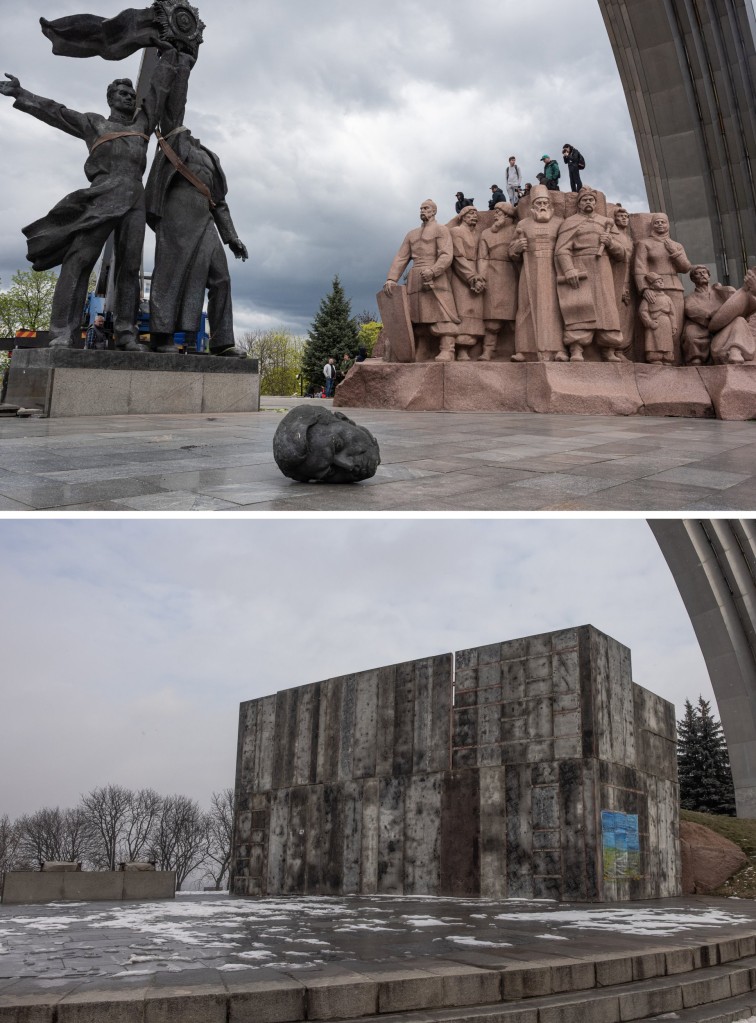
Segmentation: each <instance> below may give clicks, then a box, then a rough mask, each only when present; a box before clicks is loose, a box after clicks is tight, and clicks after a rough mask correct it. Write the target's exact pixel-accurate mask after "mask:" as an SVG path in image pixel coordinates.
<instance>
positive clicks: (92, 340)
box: [84, 313, 108, 352]
mask: <svg viewBox="0 0 756 1023" xmlns="http://www.w3.org/2000/svg"><path fill="white" fill-rule="evenodd" d="M84 347H85V348H91V349H93V350H96V351H100V352H101V351H104V350H105V349H106V348H107V347H108V337H107V334H106V333H105V317H104V316H103V315H102V313H98V314H97V316H95V318H94V323H93V324H92V325H91V327H90V328H89V330H88V331H87V337H86V340H85V341H84Z"/></svg>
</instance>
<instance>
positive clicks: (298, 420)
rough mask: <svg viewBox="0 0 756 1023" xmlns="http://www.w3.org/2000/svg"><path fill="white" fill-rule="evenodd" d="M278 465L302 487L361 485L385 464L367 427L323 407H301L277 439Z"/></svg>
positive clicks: (287, 419) (289, 417)
mask: <svg viewBox="0 0 756 1023" xmlns="http://www.w3.org/2000/svg"><path fill="white" fill-rule="evenodd" d="M273 457H274V459H275V461H276V465H277V466H278V468H279V469H280V470H281V472H282V473H283V474H284V476H288V477H289V479H292V480H296V481H297V482H298V483H310V482H320V483H358V482H359V481H360V480H366V479H370V477H371V476H375V473H376V470H377V468H378V466H379V465H380V464H381V453H380V451H379V450H378V442H377V441H376V439H375V437H374V436H373V435H372V433H370V431H369V430H366V429H365V427H364V426H358V425H357V423H353V422H352V420H351V419H347V417H346V416H345V415H343V414H342V413H341V412H331V411H330V410H329V409H327V408H324V407H323V406H322V405H316V404H313V405H298V406H297V407H296V408H293V409H292V410H291V412H289V414H288V415H287V416H285V417H284V419H282V420H281V422H280V423H279V425H278V429H277V430H276V433H275V436H274V438H273Z"/></svg>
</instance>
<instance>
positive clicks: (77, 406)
mask: <svg viewBox="0 0 756 1023" xmlns="http://www.w3.org/2000/svg"><path fill="white" fill-rule="evenodd" d="M6 402H7V403H8V404H9V405H19V406H21V407H23V408H36V409H39V410H40V411H41V412H42V414H43V415H45V416H49V417H50V418H57V417H65V416H115V415H152V414H156V413H157V414H160V413H202V412H257V411H259V408H260V374H259V369H258V362H257V359H233V358H223V357H219V356H210V355H158V354H153V353H150V352H108V351H104V352H99V351H81V350H78V349H68V348H38V349H29V350H25V351H22V350H19V351H15V352H14V353H13V358H12V360H11V369H10V376H9V380H8V392H7V394H6Z"/></svg>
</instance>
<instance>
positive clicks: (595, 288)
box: [554, 188, 625, 362]
mask: <svg viewBox="0 0 756 1023" xmlns="http://www.w3.org/2000/svg"><path fill="white" fill-rule="evenodd" d="M597 200H598V194H597V193H596V192H595V191H594V190H593V189H592V188H583V189H582V190H581V191H580V193H579V198H578V212H577V213H576V214H575V215H574V216H572V217H568V218H567V220H565V221H564V223H563V224H562V226H561V227H560V228H559V235H558V236H557V244H556V249H555V252H554V257H555V260H556V265H557V271H558V277H557V292H558V294H559V305H560V308H561V310H562V318H563V319H564V323H565V334H564V343H565V345H566V346H567V348H568V349H569V352H570V362H583V351H584V349H585V348H587V347H588V345H589V344H591V342H592V341H595V342H596V345H597V346H598V349H599V351H600V353H601V358H602V359H603V360H604V361H605V362H622V361H623V360H622V358H621V357H620V356H619V355H618V354H617V353H618V352H619V351H620V350H621V349H622V348H624V347H625V339H624V338H623V337H622V330H621V329H620V319H619V311H618V310H617V302H616V300H615V297H614V276H613V274H612V260H621V259H622V258H623V257H624V249H623V248H622V245H621V243H620V240H619V236H618V233H617V228H616V227H615V225H614V221H613V220H610V219H609V218H608V217H603V216H601V215H600V214H599V213H597V212H596V205H597Z"/></svg>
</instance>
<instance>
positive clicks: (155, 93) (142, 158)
mask: <svg viewBox="0 0 756 1023" xmlns="http://www.w3.org/2000/svg"><path fill="white" fill-rule="evenodd" d="M41 24H42V31H43V32H44V34H45V35H46V36H47V37H48V38H49V39H50V40H51V41H52V44H53V52H54V53H56V54H59V55H63V56H74V57H91V56H100V57H104V58H105V59H107V60H120V59H122V58H123V57H126V56H128V55H129V54H131V53H135V52H136V51H137V50H139V49H141V48H143V47H145V46H156V47H158V48H159V49H160V50H162V51H163V55H162V57H161V59H160V60H159V61H158V64H157V67H156V68H155V70H154V72H153V74H152V77H151V80H150V83H149V87H148V89H147V96H146V99H145V100H144V101H143V102H142V104H141V105H140V106H137V102H136V91H135V89H134V87H133V85H132V83H131V81H129V80H128V79H126V78H118V79H116V80H115V81H114V82H112V83H111V84H110V86H109V87H108V90H107V102H108V106H109V107H110V110H109V112H108V114H107V115H102V114H95V113H80V112H79V111H77V110H71V109H70V108H68V107H66V106H64V105H63V104H61V103H58V102H56V101H55V100H51V99H45V98H44V97H42V96H35V95H34V94H33V93H31V92H28V91H27V90H26V89H24V88H23V87H22V86H21V83H20V82H19V80H18V79H17V78H15V77H14V76H13V75H8V74H6V78H7V79H8V81H6V82H2V83H0V93H2V94H3V95H5V96H11V97H13V99H14V101H15V102H14V106H15V107H17V108H18V109H19V110H21V111H23V112H24V113H27V114H31V115H32V116H33V117H36V118H38V119H39V120H40V121H44V122H45V123H46V124H49V125H51V126H52V127H54V128H58V129H60V130H61V131H64V132H66V133H67V134H69V135H73V136H74V137H75V138H80V139H82V140H83V141H84V142H85V143H86V145H87V149H88V150H89V156H88V159H87V161H86V163H85V165H84V173H85V174H86V176H87V179H88V181H89V182H90V186H89V188H84V189H79V190H77V191H75V192H71V193H70V194H69V195H67V196H65V197H64V198H63V199H61V201H60V202H59V203H58V204H57V205H56V206H55V207H53V209H52V210H51V211H50V212H49V213H48V214H47V216H45V217H42V218H41V219H40V220H37V221H36V222H35V223H33V224H30V225H29V226H28V227H26V228H24V234H25V235H26V238H27V258H28V260H29V261H30V262H31V264H32V266H33V267H34V269H35V270H49V269H51V268H52V267H55V266H58V265H60V267H61V271H60V276H59V278H58V283H57V286H56V289H55V295H54V298H53V307H52V316H51V322H50V330H51V334H52V337H51V340H50V344H51V346H60V347H70V346H71V345H72V344H73V340H74V337H75V336H77V335H78V332H79V327H80V321H81V316H82V310H83V309H84V302H85V299H86V293H87V286H88V282H89V276H90V274H91V272H92V268H93V267H94V264H95V262H96V261H97V259H98V257H99V255H100V253H101V251H102V248H103V246H104V244H105V242H106V241H107V239H108V237H109V236H110V235H111V233H112V234H113V235H114V241H115V244H114V257H115V309H114V327H115V335H116V344H117V346H118V347H119V348H121V349H125V350H129V351H133V350H140V347H141V346H140V345H139V344H138V341H137V336H138V335H137V323H136V321H137V315H138V308H139V290H138V280H139V270H140V266H141V259H142V245H143V242H144V228H145V202H144V188H143V186H142V176H143V174H144V171H145V168H146V162H147V145H148V143H149V139H150V135H151V134H152V132H153V130H154V128H155V126H156V125H157V123H158V122H159V120H160V117H161V115H162V110H163V105H164V103H165V101H166V98H167V96H168V94H169V93H170V91H171V88H172V86H173V84H174V78H175V75H176V71H177V68H178V67H179V65H180V64H181V63H182V62H184V61H186V60H189V61H191V63H193V61H194V58H195V57H196V54H197V48H198V46H199V44H200V43H201V41H202V29H203V28H204V26H203V24H202V22H201V21H200V20H199V17H198V14H197V11H196V9H195V8H193V7H192V6H191V5H190V4H188V3H185V2H183V0H156V2H155V3H153V4H152V6H151V7H149V8H146V9H144V10H127V11H123V12H121V14H119V15H117V16H116V17H115V18H110V19H106V18H100V17H98V16H96V15H90V14H76V15H71V16H69V17H65V18H59V19H58V20H57V21H52V22H49V21H46V20H45V19H41Z"/></svg>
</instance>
